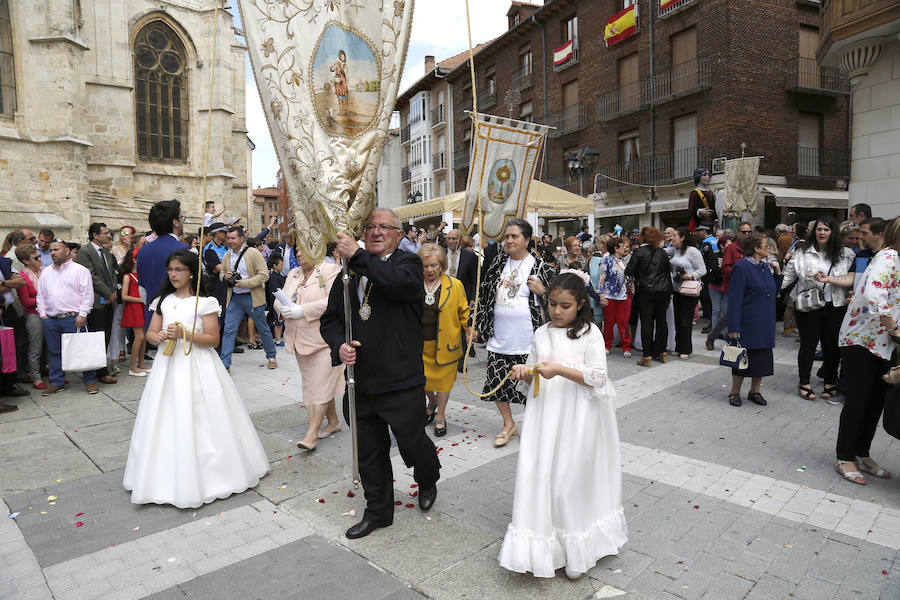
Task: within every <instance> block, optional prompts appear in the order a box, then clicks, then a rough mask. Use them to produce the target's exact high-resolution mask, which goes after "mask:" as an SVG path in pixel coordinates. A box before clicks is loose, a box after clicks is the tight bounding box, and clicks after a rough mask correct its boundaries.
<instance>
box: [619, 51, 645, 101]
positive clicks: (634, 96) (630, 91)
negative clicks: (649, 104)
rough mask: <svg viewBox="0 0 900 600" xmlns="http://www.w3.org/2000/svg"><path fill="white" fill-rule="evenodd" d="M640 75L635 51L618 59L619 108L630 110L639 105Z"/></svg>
mask: <svg viewBox="0 0 900 600" xmlns="http://www.w3.org/2000/svg"><path fill="white" fill-rule="evenodd" d="M640 102H641V93H640V76H639V63H638V55H637V53H635V54H632V55H631V56H626V57H625V58H622V59H620V60H619V108H620V110H623V111H624V110H630V109H633V108H636V107H637V106H639V105H640Z"/></svg>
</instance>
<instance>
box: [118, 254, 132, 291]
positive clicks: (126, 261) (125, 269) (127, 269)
mask: <svg viewBox="0 0 900 600" xmlns="http://www.w3.org/2000/svg"><path fill="white" fill-rule="evenodd" d="M132 271H134V252H133V251H132V250H131V248H129V249H128V250H127V251H126V252H125V258H123V259H122V269H121V270H120V271H119V283H122V280H123V279H125V277H126V276H127V275H128V273H131V272H132Z"/></svg>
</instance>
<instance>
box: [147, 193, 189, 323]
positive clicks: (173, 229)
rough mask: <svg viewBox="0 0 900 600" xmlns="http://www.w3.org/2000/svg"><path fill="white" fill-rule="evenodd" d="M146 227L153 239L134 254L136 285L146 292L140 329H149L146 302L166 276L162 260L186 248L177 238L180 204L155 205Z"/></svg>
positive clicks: (150, 313)
mask: <svg viewBox="0 0 900 600" xmlns="http://www.w3.org/2000/svg"><path fill="white" fill-rule="evenodd" d="M149 220H150V228H151V229H153V233H155V234H156V236H157V237H156V239H155V240H153V241H152V242H147V243H146V244H144V246H143V247H142V248H141V250H140V252H138V255H137V275H138V283H139V284H140V286H141V287H142V288H144V291H146V292H147V307H146V309H147V314H146V316H145V319H144V330H145V331H146V329H147V327H149V326H150V319H151V318H152V317H153V311H152V310H150V302H151V301H152V300H153V298H154V297H156V294H158V293H159V290H160V288H161V287H162V284H163V282H164V281H165V280H166V277H168V275H167V274H166V259H167V258H169V255H170V254H172V253H173V252H175V251H176V250H180V249H182V248H185V249H186V248H187V247H188V246H187V244H185V243H183V242H181V241H180V240H179V239H178V236H179V235H181V233H182V232H183V231H184V219H183V218H182V216H181V203H180V202H178V200H165V201H163V202H157V203H156V204H154V205H153V206H152V207H151V208H150V219H149Z"/></svg>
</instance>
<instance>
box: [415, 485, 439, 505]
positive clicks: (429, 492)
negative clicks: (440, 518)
mask: <svg viewBox="0 0 900 600" xmlns="http://www.w3.org/2000/svg"><path fill="white" fill-rule="evenodd" d="M435 500H437V486H436V485H433V486H431V487H430V488H419V508H421V509H422V510H424V511H428V510H431V507H432V506H434V501H435Z"/></svg>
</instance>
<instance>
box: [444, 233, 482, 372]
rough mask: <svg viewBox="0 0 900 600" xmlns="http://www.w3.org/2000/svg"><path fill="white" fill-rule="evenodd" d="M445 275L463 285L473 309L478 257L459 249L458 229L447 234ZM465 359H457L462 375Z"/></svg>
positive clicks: (464, 333)
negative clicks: (454, 278)
mask: <svg viewBox="0 0 900 600" xmlns="http://www.w3.org/2000/svg"><path fill="white" fill-rule="evenodd" d="M446 239H447V270H446V271H445V272H446V273H447V275H450V276H451V277H456V278H457V279H459V281H460V282H461V283H462V284H463V289H465V290H466V298H467V299H468V301H469V307H470V308H474V305H475V286H476V285H477V280H478V262H477V261H478V256H477V255H476V254H475V253H474V252H472V251H471V250H467V249H466V248H461V247H460V240H461V239H462V234H461V233H460V231H459V229H451V230H450V233H448V234H447V238H446ZM460 339H461V340H462V344H463V348H465V347H466V330H465V328H463V330H462V331H461V332H460ZM469 356H475V347H474V346H473V347H472V349H471V351H470V352H469ZM464 360H465V357H463V358H460V359H459V367H458V370H459V372H460V373H462V370H463V361H464Z"/></svg>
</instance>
